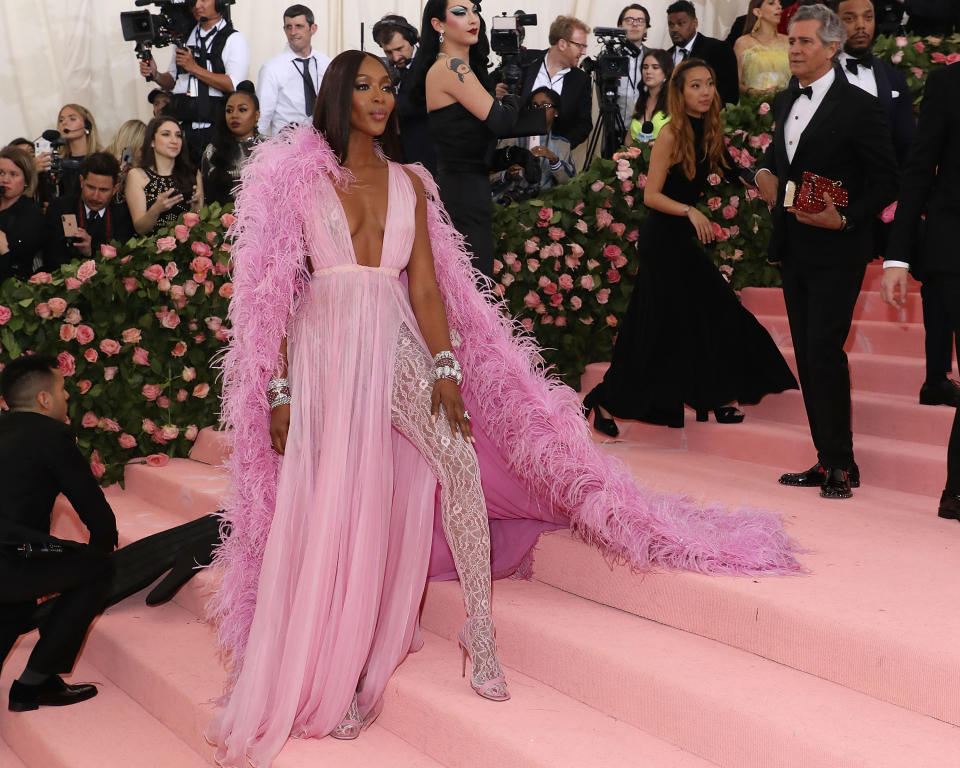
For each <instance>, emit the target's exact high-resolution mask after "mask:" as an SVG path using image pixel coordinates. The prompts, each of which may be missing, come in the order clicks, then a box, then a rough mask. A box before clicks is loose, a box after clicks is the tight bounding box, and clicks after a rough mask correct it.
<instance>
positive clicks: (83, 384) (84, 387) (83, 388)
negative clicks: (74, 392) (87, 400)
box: [77, 379, 93, 395]
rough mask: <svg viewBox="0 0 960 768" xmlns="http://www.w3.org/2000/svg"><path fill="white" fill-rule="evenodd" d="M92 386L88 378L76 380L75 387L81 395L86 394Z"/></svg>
mask: <svg viewBox="0 0 960 768" xmlns="http://www.w3.org/2000/svg"><path fill="white" fill-rule="evenodd" d="M92 386H93V382H92V381H90V379H80V381H78V382H77V389H79V390H80V394H81V395H85V394H87V392H89V391H90V387H92Z"/></svg>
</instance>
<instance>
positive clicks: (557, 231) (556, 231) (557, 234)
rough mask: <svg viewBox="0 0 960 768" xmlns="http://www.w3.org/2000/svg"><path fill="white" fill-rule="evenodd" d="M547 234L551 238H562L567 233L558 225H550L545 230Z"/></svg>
mask: <svg viewBox="0 0 960 768" xmlns="http://www.w3.org/2000/svg"><path fill="white" fill-rule="evenodd" d="M547 235H548V236H549V237H550V239H551V240H563V238H565V237H566V236H567V233H566V232H564V231H563V230H562V229H561V228H560V227H550V228H549V229H548V230H547Z"/></svg>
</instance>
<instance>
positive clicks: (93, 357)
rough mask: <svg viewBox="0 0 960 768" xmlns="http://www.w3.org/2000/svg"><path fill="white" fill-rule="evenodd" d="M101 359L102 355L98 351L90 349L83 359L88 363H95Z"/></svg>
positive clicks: (84, 352)
mask: <svg viewBox="0 0 960 768" xmlns="http://www.w3.org/2000/svg"><path fill="white" fill-rule="evenodd" d="M99 358H100V353H99V352H97V350H95V349H93V348H90V349H85V350H84V351H83V359H84V360H86V361H87V362H88V363H95V362H97V360H98V359H99Z"/></svg>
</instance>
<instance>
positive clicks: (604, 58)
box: [580, 27, 640, 158]
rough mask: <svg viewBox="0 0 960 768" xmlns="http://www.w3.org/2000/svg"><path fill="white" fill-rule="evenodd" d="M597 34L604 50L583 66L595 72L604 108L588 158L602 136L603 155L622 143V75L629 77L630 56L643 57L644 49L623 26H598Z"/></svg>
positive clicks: (610, 155)
mask: <svg viewBox="0 0 960 768" xmlns="http://www.w3.org/2000/svg"><path fill="white" fill-rule="evenodd" d="M593 34H594V35H596V37H597V41H598V42H599V43H600V44H601V45H602V46H603V50H602V51H601V52H600V54H599V55H598V56H597V58H596V59H591V58H587V59H585V60H584V62H583V64H581V65H580V66H581V67H582V68H583V69H584V70H585V71H586V72H588V73H589V74H592V75H593V78H594V83H595V85H596V89H597V103H598V105H599V107H600V119H599V120H597V125H596V127H595V128H594V132H593V136H592V137H591V139H590V144H589V145H588V147H587V157H593V153H594V151H595V150H596V148H597V143H598V141H599V140H600V136H601V135H602V136H603V144H602V145H601V149H600V154H601V155H602V156H603V157H607V158H609V157H612V156H613V153H614V152H615V151H616V149H617V148H618V147H619V146H620V144H621V143H622V141H623V136H624V134H625V133H626V131H627V129H626V126H625V125H624V124H623V116H622V115H621V114H620V106H619V104H618V103H617V96H618V93H619V88H620V78H621V77H626V76H627V74H628V73H629V71H630V57H632V56H639V55H640V49H639V48H637V46H636V45H634V44H633V43H631V42H630V41H629V40H627V31H626V30H625V29H623V28H622V27H594V28H593Z"/></svg>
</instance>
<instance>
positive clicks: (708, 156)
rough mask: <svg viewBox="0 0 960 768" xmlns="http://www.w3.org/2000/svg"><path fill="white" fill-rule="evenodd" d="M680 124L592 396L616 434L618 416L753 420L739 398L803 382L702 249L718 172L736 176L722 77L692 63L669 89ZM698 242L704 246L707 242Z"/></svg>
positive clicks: (662, 165) (662, 151) (673, 421)
mask: <svg viewBox="0 0 960 768" xmlns="http://www.w3.org/2000/svg"><path fill="white" fill-rule="evenodd" d="M669 87H670V93H669V101H668V104H669V109H670V115H671V119H670V122H669V123H668V124H667V125H666V126H664V128H663V130H662V131H661V132H660V136H659V138H658V140H657V143H656V144H655V145H654V149H653V153H652V155H651V158H650V169H649V173H648V175H647V184H646V188H645V190H644V204H645V205H646V206H647V207H648V208H650V209H651V210H650V216H649V218H648V219H647V223H646V226H645V227H644V229H643V234H642V236H641V238H640V240H639V241H638V249H639V256H640V268H639V271H638V273H637V281H636V287H635V288H634V292H633V295H632V296H631V299H630V305H629V307H628V308H627V314H626V316H625V317H624V320H623V322H622V323H621V325H620V328H621V330H620V334H619V336H618V337H617V343H616V346H615V348H614V352H613V361H612V362H611V364H610V368H609V369H608V370H607V373H606V375H605V376H604V378H603V381H602V382H601V383H600V384H598V385H597V386H596V387H595V388H594V389H593V390H592V391H591V392H590V393H589V394H588V395H587V397H586V398H585V399H584V412H585V413H586V414H587V415H588V417H589V414H590V411H594V412H595V413H594V428H595V429H597V430H598V431H600V432H603V433H605V434H608V435H611V436H616V435H617V433H618V431H617V426H616V424H615V423H614V421H613V419H612V418H610V414H613V415H615V416H617V417H619V418H625V419H638V420H640V421H646V422H650V423H653V424H666V425H668V426H671V427H682V426H683V407H684V404H686V405H690V406H692V407H693V408H694V409H696V411H697V419H698V421H706V419H707V416H708V413H709V411H711V410H712V411H713V412H714V416H715V417H716V420H717V421H718V422H723V423H737V422H740V421H743V412H742V411H741V410H740V409H739V408H736V407H733V406H731V405H728V404H729V403H731V402H732V401H739V402H741V403H756V402H758V401H759V400H760V399H761V398H762V397H763V396H764V395H766V394H770V393H772V392H782V391H784V390H786V389H796V388H797V381H796V379H795V378H794V376H793V374H792V373H791V372H790V369H789V368H788V367H787V364H786V361H785V360H784V359H783V356H782V355H781V354H780V350H779V349H777V346H776V344H774V342H773V339H771V338H770V334H768V333H767V331H766V330H765V329H764V328H763V326H761V325H760V323H758V322H757V320H756V318H755V317H754V316H753V315H751V314H750V312H748V311H747V310H746V309H745V308H744V307H743V305H742V304H741V303H740V301H739V299H738V298H737V296H736V294H735V293H734V292H733V290H732V289H731V288H730V286H729V285H728V284H727V282H726V280H724V278H723V276H722V275H721V274H720V272H719V271H718V270H717V268H716V266H715V265H714V264H713V263H712V262H711V260H710V259H709V258H708V257H707V254H706V253H705V252H704V250H703V248H702V247H701V245H700V243H709V242H712V241H713V239H714V233H713V227H712V224H711V222H710V220H709V219H708V218H707V217H706V216H704V214H703V213H701V212H700V211H699V210H698V209H697V208H696V207H695V203H696V202H697V200H698V199H699V198H700V196H701V195H702V194H703V193H704V191H705V190H706V188H707V176H708V175H709V174H710V173H711V172H712V173H719V174H725V175H726V176H727V177H728V178H729V177H731V176H734V175H735V174H734V171H733V166H732V163H731V161H730V160H729V158H728V157H727V154H726V149H725V147H724V143H723V122H722V120H721V118H720V106H721V105H720V99H719V96H718V95H717V92H716V88H715V86H714V73H713V70H712V69H711V68H710V66H709V65H708V64H707V63H706V62H705V61H702V60H700V59H688V60H687V61H685V62H683V63H682V64H681V65H680V66H679V67H677V69H676V70H675V71H674V73H673V77H672V78H671V80H670V86H669ZM698 241H699V242H698Z"/></svg>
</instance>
